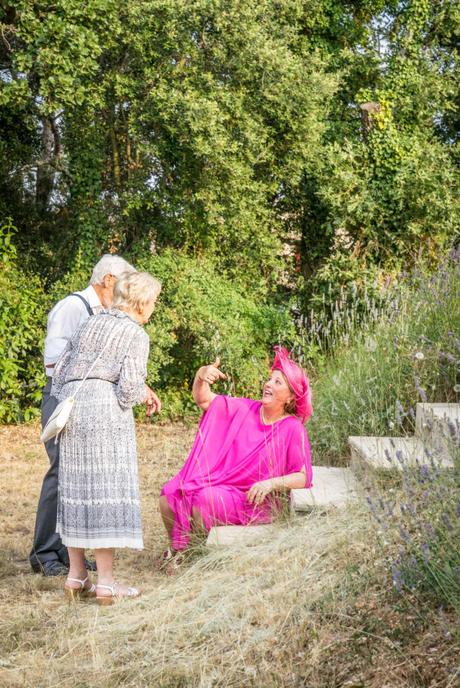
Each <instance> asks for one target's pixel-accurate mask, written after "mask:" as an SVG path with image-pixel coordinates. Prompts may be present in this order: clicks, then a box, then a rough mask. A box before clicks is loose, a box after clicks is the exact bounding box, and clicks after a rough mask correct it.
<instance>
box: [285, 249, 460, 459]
mask: <svg viewBox="0 0 460 688" xmlns="http://www.w3.org/2000/svg"><path fill="white" fill-rule="evenodd" d="M459 294H460V252H459V251H453V252H452V253H451V254H450V255H449V256H448V258H447V259H446V260H445V262H444V263H443V265H442V266H441V268H440V269H439V270H438V271H437V272H436V273H435V274H433V275H429V274H428V273H427V272H426V271H425V270H420V271H419V272H418V273H415V274H413V275H411V276H410V277H405V278H402V279H401V280H400V282H399V283H398V285H396V286H393V287H386V288H385V289H384V290H383V292H382V294H381V295H380V296H379V297H378V299H371V298H369V299H368V302H367V304H366V302H364V307H363V302H362V299H361V298H360V299H359V301H358V299H356V300H355V301H353V299H352V300H350V298H346V299H344V300H343V301H340V299H339V300H337V302H336V303H334V306H333V308H332V313H333V316H332V319H329V320H326V317H323V316H322V315H321V312H320V313H319V314H318V313H316V314H315V315H311V314H310V315H304V316H303V317H302V318H301V321H300V323H299V350H298V355H300V357H301V358H303V362H304V365H305V366H306V367H307V369H309V371H310V373H311V377H312V383H313V395H314V414H313V416H312V419H311V421H310V423H309V434H310V437H311V440H312V444H313V447H314V451H315V454H316V456H315V460H316V461H317V462H319V463H321V462H322V463H330V462H333V463H337V462H340V461H341V459H340V458H339V459H338V458H337V457H343V459H342V460H343V461H346V456H347V438H348V436H349V435H395V434H396V435H401V434H404V433H407V432H408V433H412V432H413V429H414V425H415V413H414V410H413V409H414V407H415V404H416V402H417V401H438V402H439V401H446V402H454V401H458V400H459V396H460V380H459V370H460V299H459ZM327 310H328V309H327V308H326V304H325V308H324V312H323V315H324V316H326V312H327ZM329 310H330V309H329Z"/></svg>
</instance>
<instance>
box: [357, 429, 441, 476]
mask: <svg viewBox="0 0 460 688" xmlns="http://www.w3.org/2000/svg"><path fill="white" fill-rule="evenodd" d="M348 443H349V445H350V449H351V463H352V466H354V467H357V466H359V465H363V464H364V465H367V466H370V467H371V468H379V469H387V470H392V469H395V468H396V469H398V470H403V468H405V467H406V466H415V465H416V464H417V462H418V463H419V464H420V465H427V466H429V465H431V459H430V456H429V455H428V454H427V452H426V451H425V448H426V444H425V443H424V442H423V441H422V440H421V439H420V437H349V438H348ZM433 458H434V461H435V463H436V465H440V466H443V467H450V466H452V460H451V459H450V457H449V456H448V455H446V454H444V453H443V454H439V453H433Z"/></svg>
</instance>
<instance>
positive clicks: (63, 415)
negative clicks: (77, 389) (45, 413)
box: [40, 397, 75, 442]
mask: <svg viewBox="0 0 460 688" xmlns="http://www.w3.org/2000/svg"><path fill="white" fill-rule="evenodd" d="M74 403H75V398H74V397H67V399H64V400H63V401H61V402H60V403H59V404H58V405H57V406H56V408H55V409H54V411H53V413H52V414H51V416H50V417H49V419H48V422H47V423H46V425H45V427H44V428H43V430H42V434H41V435H40V439H41V441H42V442H48V440H50V439H52V438H53V437H56V442H57V438H58V435H59V433H60V432H61V430H62V429H63V428H64V426H65V424H66V423H67V421H68V420H69V416H70V412H71V411H72V408H73V405H74Z"/></svg>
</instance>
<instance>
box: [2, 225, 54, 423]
mask: <svg viewBox="0 0 460 688" xmlns="http://www.w3.org/2000/svg"><path fill="white" fill-rule="evenodd" d="M14 231H15V228H14V227H13V225H12V223H11V220H7V221H6V222H5V223H4V224H2V225H1V226H0V422H1V423H11V422H17V421H20V420H26V421H27V420H29V419H31V418H33V417H35V416H36V415H37V412H38V411H37V406H38V403H39V400H40V398H41V388H42V386H43V385H44V383H45V373H44V369H43V363H42V347H43V339H44V326H43V325H44V319H45V312H46V311H45V310H44V303H45V298H44V294H43V290H42V286H41V284H40V281H39V280H38V278H37V277H33V276H30V275H26V274H24V273H23V272H22V271H21V270H20V269H19V267H18V265H17V257H16V251H15V249H14V246H13V245H12V243H11V239H12V236H13V234H14Z"/></svg>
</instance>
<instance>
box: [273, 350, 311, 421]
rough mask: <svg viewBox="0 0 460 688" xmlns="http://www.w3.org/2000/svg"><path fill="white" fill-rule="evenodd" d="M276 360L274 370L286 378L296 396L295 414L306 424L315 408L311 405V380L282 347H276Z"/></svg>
mask: <svg viewBox="0 0 460 688" xmlns="http://www.w3.org/2000/svg"><path fill="white" fill-rule="evenodd" d="M274 349H275V360H274V361H273V365H272V370H280V371H281V372H282V373H283V375H284V377H285V378H286V380H287V382H288V385H289V387H290V388H291V389H292V391H293V392H294V396H295V413H296V416H297V417H298V418H300V420H301V421H302V423H305V421H306V420H307V419H308V418H309V417H310V416H311V414H312V411H313V407H312V404H311V390H310V380H309V379H308V377H307V376H306V375H305V372H304V371H303V370H302V368H301V367H300V366H298V365H297V363H295V362H294V361H293V360H292V359H291V358H290V356H289V352H288V351H287V349H285V348H284V347H282V346H275V347H274Z"/></svg>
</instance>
